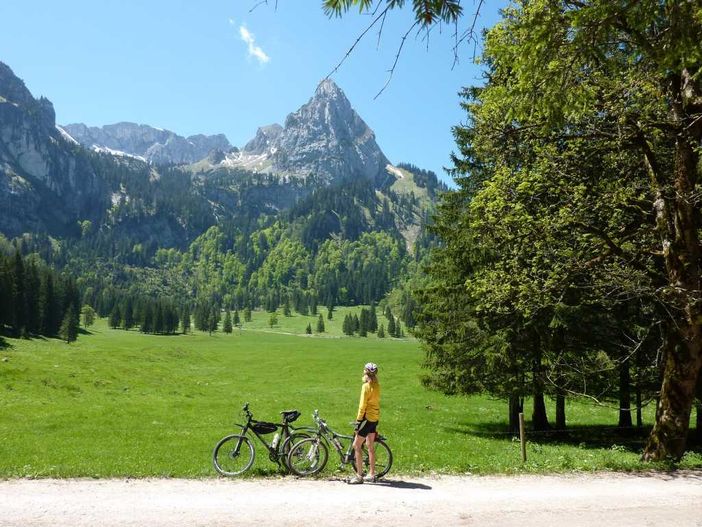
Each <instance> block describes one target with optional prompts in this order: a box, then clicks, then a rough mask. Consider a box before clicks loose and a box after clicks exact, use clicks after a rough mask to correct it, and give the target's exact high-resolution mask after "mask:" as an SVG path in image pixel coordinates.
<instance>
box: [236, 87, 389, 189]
mask: <svg viewBox="0 0 702 527" xmlns="http://www.w3.org/2000/svg"><path fill="white" fill-rule="evenodd" d="M247 156H249V157H247ZM251 156H256V158H255V160H253V159H252V158H251ZM263 158H265V160H264V159H263ZM253 161H255V165H254V164H253ZM228 162H229V163H232V164H237V163H239V164H241V165H243V166H246V167H247V168H252V167H255V166H258V167H261V168H260V169H261V170H267V171H271V172H273V173H278V174H281V175H293V176H296V177H302V178H307V177H308V176H311V175H312V176H315V177H318V178H319V179H320V181H326V182H331V181H335V180H340V179H346V178H367V179H370V180H371V181H375V180H377V179H378V178H379V177H384V176H385V167H386V165H387V164H388V163H389V162H388V160H387V158H386V157H385V155H384V154H383V152H382V150H381V149H380V147H379V146H378V144H377V143H376V142H375V134H374V133H373V131H372V130H371V129H370V128H369V127H368V125H367V124H366V123H365V122H364V121H363V119H361V117H360V116H359V115H358V114H357V113H356V111H355V110H354V109H353V108H352V106H351V103H350V102H349V100H348V99H347V98H346V95H345V94H344V92H343V91H342V90H341V88H339V86H337V85H336V83H335V82H334V81H333V80H331V79H324V80H323V81H322V82H320V83H319V85H318V86H317V89H316V90H315V93H314V95H313V96H312V98H310V100H309V101H308V102H307V103H306V104H304V105H303V106H301V107H300V108H299V109H298V110H297V111H296V112H293V113H291V114H289V115H288V116H287V118H286V119H285V126H284V127H280V126H279V125H272V126H268V127H263V128H259V130H258V132H257V133H256V137H254V139H252V140H251V141H249V143H247V145H246V147H245V148H244V152H242V153H241V154H239V155H238V156H237V157H235V158H232V159H230V160H228Z"/></svg>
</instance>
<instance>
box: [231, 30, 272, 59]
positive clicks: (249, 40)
mask: <svg viewBox="0 0 702 527" xmlns="http://www.w3.org/2000/svg"><path fill="white" fill-rule="evenodd" d="M239 36H241V40H243V41H244V42H246V45H247V46H248V48H249V56H250V57H253V58H255V59H256V60H257V61H258V63H259V64H267V63H268V62H269V61H270V60H271V58H270V57H269V56H268V55H266V52H265V51H263V50H262V49H261V48H260V47H259V46H257V45H256V39H255V37H254V35H253V33H251V32H250V31H249V30H248V29H246V26H243V25H242V26H239Z"/></svg>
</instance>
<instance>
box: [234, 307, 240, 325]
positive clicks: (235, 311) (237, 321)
mask: <svg viewBox="0 0 702 527" xmlns="http://www.w3.org/2000/svg"><path fill="white" fill-rule="evenodd" d="M233 322H234V325H235V326H240V325H241V319H240V318H239V310H238V309H235V310H234V320H233Z"/></svg>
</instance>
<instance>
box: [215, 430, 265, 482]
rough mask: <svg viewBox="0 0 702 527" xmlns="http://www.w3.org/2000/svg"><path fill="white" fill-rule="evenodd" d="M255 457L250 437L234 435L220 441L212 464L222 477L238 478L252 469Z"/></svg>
mask: <svg viewBox="0 0 702 527" xmlns="http://www.w3.org/2000/svg"><path fill="white" fill-rule="evenodd" d="M255 456H256V453H255V450H254V447H253V444H252V443H251V441H250V440H249V438H248V437H246V436H242V435H239V434H232V435H228V436H226V437H223V438H222V439H220V440H219V443H217V445H216V446H215V447H214V450H213V451H212V463H213V464H214V468H215V470H216V471H217V472H219V473H220V474H221V475H222V476H238V475H239V474H242V473H244V472H246V471H247V470H249V469H250V468H251V465H253V462H254V458H255ZM242 463H243V465H242Z"/></svg>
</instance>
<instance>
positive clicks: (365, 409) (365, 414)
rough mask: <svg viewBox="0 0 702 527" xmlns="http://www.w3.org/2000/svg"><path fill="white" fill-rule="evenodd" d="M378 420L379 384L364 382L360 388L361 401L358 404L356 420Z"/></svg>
mask: <svg viewBox="0 0 702 527" xmlns="http://www.w3.org/2000/svg"><path fill="white" fill-rule="evenodd" d="M361 419H367V420H368V421H379V420H380V383H378V382H370V381H369V382H364V383H363V387H362V388H361V401H360V402H359V403H358V415H357V416H356V420H357V421H360V420H361Z"/></svg>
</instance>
